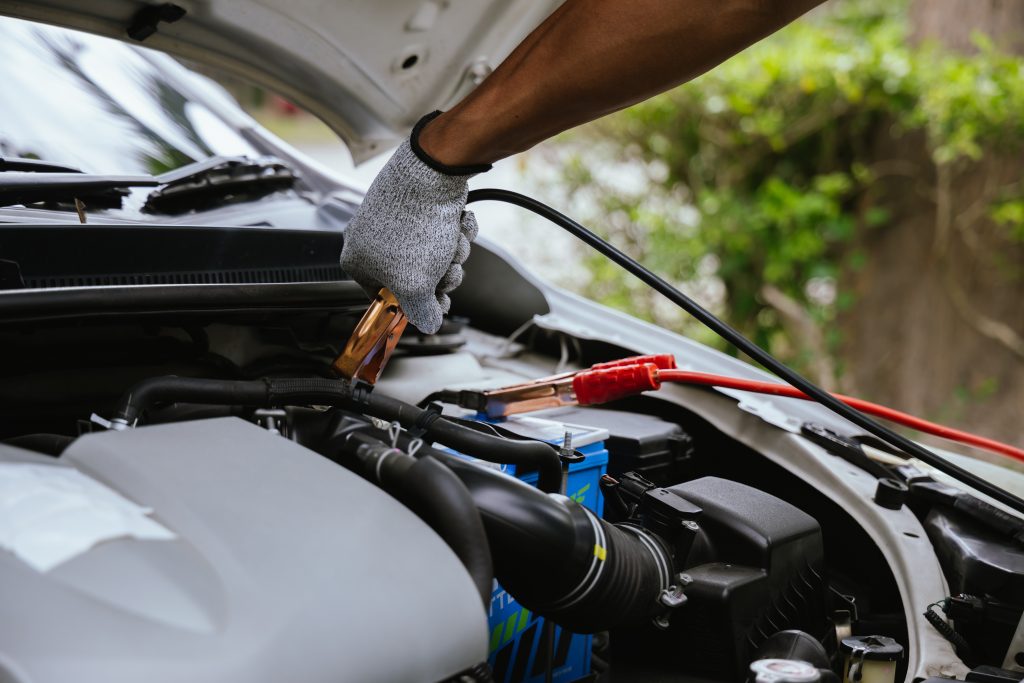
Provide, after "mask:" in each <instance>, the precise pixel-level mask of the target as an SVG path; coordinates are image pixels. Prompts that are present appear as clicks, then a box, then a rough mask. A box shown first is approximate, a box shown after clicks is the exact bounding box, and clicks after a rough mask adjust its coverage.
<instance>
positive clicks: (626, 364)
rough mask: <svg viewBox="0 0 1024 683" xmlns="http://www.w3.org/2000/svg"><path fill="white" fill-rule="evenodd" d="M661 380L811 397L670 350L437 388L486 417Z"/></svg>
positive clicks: (1021, 455) (957, 436) (1017, 453)
mask: <svg viewBox="0 0 1024 683" xmlns="http://www.w3.org/2000/svg"><path fill="white" fill-rule="evenodd" d="M663 382H670V383H674V384H688V385H698V386H711V387H719V388H723V389H738V390H740V391H749V392H753V393H758V394H769V395H772V396H784V397H787V398H797V399H803V400H808V401H809V400H812V399H811V397H809V396H808V395H807V394H805V393H803V392H802V391H800V390H799V389H797V388H795V387H792V386H790V385H788V384H779V383H776V382H765V381H759V380H749V379H741V378H738V377H729V376H726V375H716V374H711V373H706V372H691V371H688V370H679V369H676V363H675V359H674V358H673V357H672V355H671V354H658V355H653V356H633V357H630V358H623V359H621V360H617V361H611V362H608V363H598V364H597V365H594V366H591V367H590V368H589V369H587V370H580V371H576V372H568V373H562V374H560V375H553V376H551V377H544V378H542V379H538V380H534V381H532V382H525V383H522V384H516V385H512V386H509V387H503V388H501V389H492V390H489V391H482V392H471V391H461V392H441V397H442V399H444V398H446V397H452V398H454V399H455V400H452V402H454V403H458V404H459V405H461V406H462V407H464V408H472V409H474V410H478V411H480V412H483V413H486V414H487V416H488V417H490V418H499V417H505V416H508V415H515V414H517V413H526V412H532V411H535V410H541V409H544V408H555V407H558V406H571V405H580V406H587V405H598V404H601V403H608V402H609V401H614V400H617V399H621V398H626V397H629V396H635V395H637V394H641V393H643V392H645V391H655V390H657V389H660V388H661V384H662V383H663ZM834 396H835V397H836V398H837V399H839V400H840V401H842V402H843V403H845V404H847V405H848V406H850V407H851V408H856V409H857V410H859V411H861V412H863V413H867V414H869V415H874V416H875V417H880V418H882V419H885V420H889V421H891V422H895V423H897V424H900V425H903V426H905V427H909V428H911V429H915V430H917V431H919V432H924V433H926V434H932V435H933V436H939V437H942V438H944V439H949V440H951V441H956V442H959V443H962V444H966V445H969V446H974V447H976V448H981V449H984V450H987V451H991V452H993V453H998V454H1000V455H1004V456H1007V457H1009V458H1013V459H1014V460H1018V461H1020V462H1024V450H1022V449H1020V448H1016V447H1015V446H1011V445H1009V444H1005V443H1002V442H999V441H995V440H994V439H988V438H986V437H983V436H979V435H977V434H972V433H970V432H965V431H961V430H959V429H953V428H952V427H947V426H945V425H940V424H936V423H934V422H929V421H928V420H923V419H921V418H919V417H915V416H913V415H910V414H908V413H904V412H901V411H899V410H895V409H893V408H889V407H886V406H883V405H879V404H877V403H872V402H870V401H865V400H863V399H860V398H855V397H853V396H844V395H842V394H834Z"/></svg>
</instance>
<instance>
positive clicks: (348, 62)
mask: <svg viewBox="0 0 1024 683" xmlns="http://www.w3.org/2000/svg"><path fill="white" fill-rule="evenodd" d="M559 2H560V0H388V1H382V0H287V1H282V0H176V1H175V2H174V3H173V4H172V3H163V4H160V3H155V4H148V3H145V2H140V1H139V0H42V1H36V0H32V1H29V2H25V1H17V0H0V13H2V14H5V15H8V16H13V17H19V18H22V19H29V20H33V21H39V22H43V23H47V24H54V25H58V26H65V27H68V28H74V29H79V30H83V31H88V32H91V33H96V34H99V35H104V36H109V37H112V38H117V39H120V40H124V41H126V42H133V43H136V44H141V45H143V46H145V47H148V48H153V49H156V50H160V51H163V52H167V53H170V54H173V55H176V56H178V57H183V58H186V59H190V60H193V61H196V62H199V63H202V64H204V65H206V66H209V67H212V68H214V69H219V70H222V71H224V72H226V73H229V74H231V75H233V76H236V77H238V78H241V79H244V80H246V81H248V82H251V83H253V84H256V85H260V86H263V87H265V88H267V89H269V90H271V91H273V92H275V93H276V94H278V95H281V96H282V97H285V98H287V99H288V100H290V101H292V102H294V103H295V104H297V105H299V106H301V107H302V108H304V109H306V110H308V111H310V112H311V113H313V114H314V115H316V116H317V117H319V118H320V119H321V120H323V121H324V122H325V123H326V124H327V125H328V126H330V127H331V128H332V129H333V130H334V131H335V132H337V133H338V134H339V135H340V136H341V137H342V138H343V139H344V140H345V141H346V143H348V145H349V148H350V149H351V151H352V154H353V156H354V157H355V159H356V160H357V161H361V160H364V159H367V158H369V157H371V156H373V155H375V154H377V153H379V152H381V151H383V150H384V149H386V148H387V147H388V146H390V145H391V144H393V143H394V142H396V141H397V140H399V139H401V138H402V137H404V136H405V135H406V134H407V132H408V131H409V129H410V128H411V127H412V125H413V124H414V123H415V122H416V120H417V119H419V117H420V116H422V115H423V114H425V113H427V112H429V111H433V110H434V109H445V108H447V107H449V106H451V105H452V104H454V103H455V102H457V101H458V100H459V99H461V98H462V97H463V96H464V95H465V94H466V93H467V92H468V91H469V90H471V89H472V88H473V87H474V86H475V85H476V84H477V83H479V82H480V81H481V80H482V79H483V78H485V77H486V76H487V74H489V73H490V72H491V70H492V69H493V68H494V67H495V66H497V65H498V64H499V63H500V62H501V61H502V60H503V59H504V58H505V57H506V56H507V55H508V53H509V52H511V51H512V49H513V48H515V46H516V45H517V44H518V43H519V41H521V40H522V38H523V37H524V36H525V35H526V34H527V33H529V32H530V30H532V29H533V28H534V27H535V26H536V25H537V24H539V23H540V22H541V21H542V20H543V19H544V17H546V16H547V15H548V14H549V13H550V12H551V11H552V10H553V9H554V8H555V7H556V6H557V5H558V4H559Z"/></svg>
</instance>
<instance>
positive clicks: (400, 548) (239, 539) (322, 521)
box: [0, 418, 487, 683]
mask: <svg viewBox="0 0 1024 683" xmlns="http://www.w3.org/2000/svg"><path fill="white" fill-rule="evenodd" d="M18 462H29V463H38V464H40V465H45V466H48V467H59V466H62V465H63V466H71V467H74V468H76V469H77V470H79V471H80V472H82V473H84V474H85V475H87V476H88V477H91V478H92V479H94V480H97V481H99V482H101V483H103V484H105V485H106V486H108V487H110V488H112V489H114V490H115V491H117V492H119V493H120V494H121V495H122V496H124V497H125V498H127V499H128V500H130V501H132V502H133V503H136V504H138V505H140V506H143V507H145V508H151V509H152V510H153V512H152V514H151V515H150V519H152V520H154V521H156V522H158V523H159V524H161V525H163V526H164V527H166V528H167V529H169V530H170V531H171V532H173V533H174V534H175V535H176V538H175V539H173V540H137V539H135V538H118V539H114V540H108V541H104V542H101V543H99V544H97V545H95V546H94V547H92V548H91V549H89V550H85V551H83V552H81V553H79V554H77V555H76V556H74V557H73V558H71V559H69V560H67V561H65V562H63V563H62V564H59V565H57V566H56V567H53V568H52V569H49V570H48V571H40V570H39V569H36V568H33V566H31V565H30V564H28V563H26V562H24V561H22V559H20V558H19V557H18V556H16V555H15V554H14V553H12V552H9V551H6V550H0V681H4V683H8V682H11V683H13V682H17V683H22V682H24V683H28V682H29V681H31V682H32V683H47V682H50V681H77V682H79V683H89V682H93V681H103V682H105V683H116V682H119V681H133V682H137V681H146V683H161V682H163V681H191V682H193V683H200V682H207V681H218V682H231V681H245V682H246V683H251V682H253V681H304V682H319V681H325V682H326V681H332V682H337V681H360V682H362V681H388V682H392V681H427V682H430V681H439V680H442V679H445V678H447V677H449V676H452V675H453V674H456V673H458V672H460V671H463V670H465V669H467V668H469V667H471V666H473V665H475V664H477V663H479V662H482V661H483V660H484V659H485V658H486V657H487V620H486V616H485V614H484V610H483V607H482V605H481V602H480V596H479V595H478V593H477V592H476V590H475V589H474V586H473V583H472V581H471V579H470V577H469V575H468V574H467V573H466V571H465V570H464V569H463V567H462V565H461V564H460V563H459V561H458V559H457V558H456V556H455V555H454V553H452V551H451V550H450V549H449V548H448V546H447V545H445V543H444V542H443V541H442V540H441V539H440V538H439V537H438V536H437V535H436V534H435V533H434V532H433V531H432V530H431V529H430V528H429V527H427V526H426V525H425V524H424V523H423V522H422V521H420V519H419V518H418V517H416V516H415V515H413V514H412V513H411V512H410V511H408V510H407V509H406V508H405V507H403V506H402V505H401V504H399V503H398V502H397V501H395V500H394V499H392V498H390V497H389V496H388V495H387V494H385V493H383V492H382V491H380V490H378V489H377V488H375V487H373V486H372V485H371V484H369V483H367V482H365V481H363V480H362V479H360V478H359V477H357V476H356V475H354V474H352V473H350V472H348V471H346V470H344V469H342V468H340V467H338V466H337V465H335V464H333V463H331V462H329V461H328V460H326V459H324V458H322V457H320V456H319V455H317V454H315V453H313V452H311V451H309V450H306V449H305V448H303V447H301V446H299V445H297V444H295V443H293V442H291V441H288V440H286V439H284V438H281V437H280V436H276V435H274V434H271V433H269V432H267V431H266V430H264V429H262V428H260V427H257V426H255V425H252V424H249V423H247V422H244V421H242V420H239V419H236V418H224V419H216V420H204V421H199V422H187V423H178V424H171V425H157V426H152V427H142V428H139V429H135V430H130V431H124V432H105V433H101V434H94V435H89V436H85V437H82V438H80V439H78V440H77V441H76V442H75V443H73V444H72V445H71V446H70V447H69V448H68V450H67V451H66V452H65V454H64V456H63V457H61V458H60V459H59V460H54V459H51V458H47V457H43V456H37V455H35V454H32V453H28V452H27V451H22V450H18V449H15V448H9V447H3V446H0V464H5V463H18ZM9 469H10V468H9ZM15 469H17V468H15ZM76 476H77V475H76Z"/></svg>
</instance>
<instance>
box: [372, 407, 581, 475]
mask: <svg viewBox="0 0 1024 683" xmlns="http://www.w3.org/2000/svg"><path fill="white" fill-rule="evenodd" d="M354 408H355V409H356V410H361V411H362V412H365V413H367V414H369V415H373V416H374V417H379V418H383V419H385V420H388V421H396V422H398V423H399V424H401V425H402V426H403V427H405V428H406V429H409V428H413V427H416V426H417V422H419V421H422V420H423V416H424V413H425V412H426V411H424V410H421V409H420V408H417V407H416V406H413V405H411V404H408V403H405V402H404V401H399V400H398V399H394V398H391V397H390V396H384V395H382V394H370V396H369V397H367V398H366V403H365V409H364V408H361V407H359V406H354ZM426 433H427V434H429V435H430V437H431V438H433V439H436V440H438V441H440V442H441V443H443V444H445V445H447V446H451V447H452V448H454V449H455V450H457V451H460V452H462V453H466V454H469V455H473V456H476V457H478V458H480V459H482V460H487V461H489V462H498V463H507V464H510V465H516V466H517V467H530V468H536V470H537V488H539V489H540V490H542V491H547V492H548V493H554V492H555V491H558V489H559V487H560V486H561V483H562V463H561V461H560V460H559V459H558V452H557V451H556V450H555V449H554V448H553V447H552V446H551V445H550V444H546V443H543V442H541V441H532V440H522V441H520V440H515V439H506V438H502V437H499V436H494V435H492V434H487V433H485V432H480V431H477V430H475V429H472V428H470V427H466V426H463V425H460V424H456V423H454V422H451V421H449V420H446V419H445V418H441V417H439V418H437V419H435V420H433V421H432V422H430V423H429V424H428V426H427V427H426Z"/></svg>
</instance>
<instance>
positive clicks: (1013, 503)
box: [466, 188, 1024, 512]
mask: <svg viewBox="0 0 1024 683" xmlns="http://www.w3.org/2000/svg"><path fill="white" fill-rule="evenodd" d="M480 201H498V202H505V203H506V204H513V205H515V206H518V207H520V208H523V209H526V210H527V211H532V212H533V213H535V214H537V215H538V216H541V217H542V218H546V219H548V220H549V221H551V222H552V223H554V224H555V225H557V226H558V227H560V228H562V229H563V230H565V231H566V232H568V233H570V234H572V235H573V236H575V237H577V238H579V239H580V240H582V241H583V242H584V243H586V244H587V245H588V246H590V247H592V248H594V249H595V250H597V251H599V252H600V253H601V254H603V255H604V256H606V257H608V258H609V259H611V260H612V261H614V262H615V263H616V264H618V265H619V266H621V267H622V268H624V269H625V270H627V271H629V272H630V273H632V274H633V275H635V276H636V277H637V278H638V279H640V280H641V281H642V282H643V283H644V284H646V285H647V286H648V287H651V288H652V289H654V290H656V291H657V292H659V293H660V294H662V295H663V296H664V297H666V298H667V299H668V300H670V301H671V302H672V303H674V304H675V305H676V306H679V307H680V308H681V309H683V310H684V311H686V312H687V313H689V314H690V315H692V316H693V317H694V318H696V319H697V320H699V321H700V322H701V323H703V324H704V325H705V326H707V327H708V328H709V329H710V330H711V331H713V332H714V333H716V334H718V335H719V336H720V337H722V338H723V339H725V340H726V341H727V342H729V343H730V344H732V345H733V346H734V347H735V348H736V349H738V350H739V351H742V352H743V353H745V354H747V355H748V356H750V357H751V358H753V359H754V360H756V361H757V362H758V363H760V364H761V365H763V366H764V367H766V368H767V369H768V370H770V371H771V372H773V373H775V375H777V376H778V377H779V378H780V379H783V380H785V381H786V382H788V383H789V384H791V385H793V386H794V387H796V388H797V389H799V390H800V391H802V392H803V393H805V394H807V395H808V396H810V397H811V398H813V399H814V400H815V401H817V402H818V403H820V404H822V405H824V406H825V407H827V408H829V409H831V410H832V411H833V412H835V413H836V414H838V415H840V416H841V417H844V418H846V419H847V420H849V421H850V422H852V423H853V424H855V425H857V426H858V427H860V428H862V429H864V430H866V431H867V432H869V433H871V434H874V435H875V436H877V437H878V438H879V439H882V440H883V441H885V442H886V443H888V444H890V445H892V446H893V447H895V448H897V449H898V450H900V451H902V452H903V453H905V454H907V455H909V456H911V457H915V458H918V459H919V460H921V461H923V462H925V463H927V464H929V465H931V466H932V467H934V468H935V469H937V470H939V471H941V472H945V473H946V474H948V475H950V476H952V477H956V478H957V479H959V480H960V481H962V482H964V483H965V484H968V485H970V486H972V487H974V488H975V489H977V490H978V491H981V492H982V493H985V494H987V495H989V496H991V497H992V498H994V499H995V500H998V501H999V502H1001V503H1004V504H1005V505H1008V506H1010V507H1011V508H1013V509H1014V510H1017V511H1018V512H1024V500H1022V499H1020V498H1018V497H1017V496H1015V495H1013V494H1012V493H1009V492H1008V491H1004V490H1003V489H1001V488H999V487H998V486H995V485H993V484H991V483H990V482H988V481H986V480H984V479H982V478H981V477H979V476H977V475H975V474H973V473H971V472H968V471H967V470H965V469H963V468H961V467H958V466H956V465H954V464H953V463H951V462H949V461H947V460H945V459H943V458H941V457H939V456H938V455H936V454H935V453H932V452H931V451H930V450H928V449H927V448H924V447H923V446H920V445H918V444H916V443H914V442H913V441H911V440H910V439H908V438H906V437H904V436H901V435H899V434H897V433H896V432H894V431H892V430H891V429H889V428H888V427H885V426H883V425H881V424H879V423H878V422H875V421H874V420H872V419H871V418H870V417H868V416H867V415H864V414H863V413H861V412H860V411H858V410H855V409H853V408H851V407H850V406H848V405H846V404H845V403H843V402H842V401H840V400H839V399H837V398H835V397H834V396H832V395H831V394H829V393H828V392H827V391H825V390H824V389H821V388H819V387H818V386H817V385H815V384H814V383H812V382H811V381H810V380H807V379H805V378H804V377H802V376H801V375H800V374H799V373H797V372H796V371H794V370H792V369H790V368H789V367H787V366H786V365H785V364H784V363H783V362H782V361H779V360H778V359H776V358H775V357H774V356H772V355H771V354H770V353H768V352H767V351H765V350H764V349H762V348H761V347H760V346H758V345H757V344H755V343H754V342H752V341H750V340H749V339H747V338H746V337H744V336H743V335H742V334H741V333H740V332H739V331H738V330H736V329H735V328H733V327H732V326H730V325H729V324H727V323H725V322H724V321H722V320H720V319H719V318H717V317H716V316H715V315H714V314H713V313H711V312H710V311H708V310H707V309H705V308H704V307H702V306H701V305H700V304H698V303H697V302H696V301H694V300H693V299H691V298H690V297H688V296H686V295H685V294H683V293H682V292H680V291H679V290H678V289H676V288H675V287H673V286H672V285H670V284H669V283H668V282H666V281H665V280H663V279H662V278H660V277H658V276H657V275H655V274H654V273H652V272H651V271H649V270H647V268H645V267H644V266H642V265H641V264H640V263H638V262H637V261H636V260H634V259H632V258H630V257H629V256H627V255H626V254H624V253H622V252H621V251H619V250H618V249H616V248H615V247H613V246H612V245H611V244H609V243H608V242H606V241H604V240H603V239H601V238H600V237H598V236H597V235H595V234H594V233H593V232H591V231H590V230H588V229H587V228H585V227H583V226H582V225H580V224H579V223H577V222H576V221H574V220H573V219H571V218H569V217H568V216H566V215H564V214H562V213H560V212H558V211H556V210H555V209H552V208H551V207H550V206H547V205H546V204H544V203H542V202H539V201H537V200H536V199H533V198H531V197H527V196H525V195H521V194H519V193H518V192H510V191H509V190H499V189H493V188H489V189H480V190H473V191H471V192H470V193H469V197H468V199H467V200H466V203H467V204H471V203H473V202H480Z"/></svg>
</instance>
